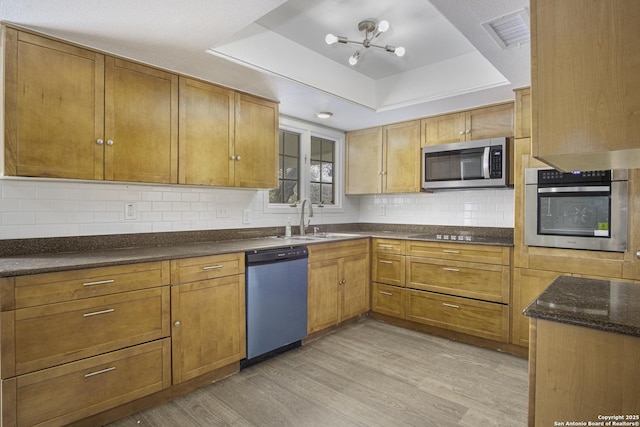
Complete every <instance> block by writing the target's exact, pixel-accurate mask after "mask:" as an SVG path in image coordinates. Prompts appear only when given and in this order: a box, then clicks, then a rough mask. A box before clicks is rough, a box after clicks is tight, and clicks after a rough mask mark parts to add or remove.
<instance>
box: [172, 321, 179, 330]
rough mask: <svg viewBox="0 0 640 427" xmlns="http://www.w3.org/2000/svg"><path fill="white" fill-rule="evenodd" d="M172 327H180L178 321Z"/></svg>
mask: <svg viewBox="0 0 640 427" xmlns="http://www.w3.org/2000/svg"><path fill="white" fill-rule="evenodd" d="M173 326H175V327H176V328H179V327H180V321H179V320H176V321H175V323H174V324H173Z"/></svg>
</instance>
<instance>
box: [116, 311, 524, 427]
mask: <svg viewBox="0 0 640 427" xmlns="http://www.w3.org/2000/svg"><path fill="white" fill-rule="evenodd" d="M526 420H527V361H526V360H525V359H522V358H519V357H515V356H511V355H507V354H504V353H499V352H496V351H493V350H487V349H483V348H479V347H474V346H470V345H467V344H462V343H457V342H454V341H450V340H447V339H443V338H439V337H434V336H431V335H427V334H423V333H420V332H416V331H411V330H407V329H404V328H400V327H397V326H393V325H390V324H386V323H383V322H379V321H375V320H372V319H363V320H361V321H359V322H357V323H354V324H352V325H349V326H347V327H346V328H344V329H342V330H339V331H337V332H335V333H333V334H331V335H328V336H326V337H323V338H320V339H319V340H317V341H314V342H312V343H310V344H307V345H305V346H303V347H301V348H298V349H296V350H292V351H290V352H288V353H285V354H282V355H280V356H278V357H276V358H274V359H271V360H268V361H265V362H262V363H260V364H257V365H254V366H251V367H249V368H246V369H244V370H242V371H240V373H238V374H237V375H233V376H231V377H229V378H226V379H224V380H222V381H219V382H217V383H215V384H211V385H209V386H207V387H204V388H202V389H199V390H196V391H195V392H193V393H190V394H188V395H185V396H182V397H180V398H177V399H175V400H173V401H171V402H167V403H166V404H163V405H161V406H158V407H155V408H152V409H149V410H146V411H144V412H140V413H137V414H134V415H132V416H129V417H127V418H123V419H122V420H119V421H117V422H115V423H112V424H109V426H110V427H126V426H136V427H137V426H159V427H164V426H167V427H169V426H171V427H173V426H332V427H333V426H438V427H440V426H469V427H471V426H474V427H475V426H509V427H515V426H524V425H525V424H526Z"/></svg>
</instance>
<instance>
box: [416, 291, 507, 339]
mask: <svg viewBox="0 0 640 427" xmlns="http://www.w3.org/2000/svg"><path fill="white" fill-rule="evenodd" d="M405 319H406V320H411V321H414V322H418V323H423V324H426V325H430V326H436V327H439V328H444V329H449V330H452V331H456V332H461V333H464V334H469V335H475V336H478V337H482V338H487V339H491V340H495V341H501V342H508V341H509V306H508V305H504V304H497V303H491V302H486V301H478V300H473V299H469V298H460V297H454V296H450V295H442V294H436V293H433V292H426V291H419V290H413V289H407V290H406V296H405Z"/></svg>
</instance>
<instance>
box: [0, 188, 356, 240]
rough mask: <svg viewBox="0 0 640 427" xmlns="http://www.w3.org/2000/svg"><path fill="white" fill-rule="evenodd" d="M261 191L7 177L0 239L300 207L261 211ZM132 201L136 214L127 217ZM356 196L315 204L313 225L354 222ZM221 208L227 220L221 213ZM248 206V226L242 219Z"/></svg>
mask: <svg viewBox="0 0 640 427" xmlns="http://www.w3.org/2000/svg"><path fill="white" fill-rule="evenodd" d="M265 194H266V192H265V191H264V190H237V189H230V188H211V187H185V186H177V185H175V186H170V185H147V184H122V183H107V182H85V181H64V180H43V179H33V178H32V179H29V178H22V179H19V178H10V179H7V178H4V179H1V180H0V239H18V238H32V237H62V236H86V235H101V234H122V233H150V232H163V231H186V230H211V229H224V228H254V227H271V226H274V227H275V226H284V225H285V224H286V221H287V218H288V217H291V219H292V223H293V224H294V225H295V224H297V223H298V220H297V215H299V212H300V210H299V208H291V209H290V210H289V212H286V213H271V212H265V207H264V196H265ZM127 202H134V203H135V206H136V219H135V220H125V204H126V203H127ZM358 202H359V201H358V199H357V198H349V199H347V200H345V201H344V209H342V211H341V212H335V213H333V212H331V213H330V212H327V210H322V209H314V217H313V219H312V220H311V223H312V225H313V224H316V225H321V224H332V223H344V222H357V221H358V215H359V210H358ZM218 208H225V209H226V210H227V212H228V217H226V218H224V217H219V214H218ZM245 210H249V216H250V223H249V224H243V222H242V216H243V212H244V211H245Z"/></svg>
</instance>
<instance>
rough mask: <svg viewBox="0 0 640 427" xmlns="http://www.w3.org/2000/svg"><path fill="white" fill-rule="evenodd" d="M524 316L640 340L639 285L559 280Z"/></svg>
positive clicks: (588, 280) (569, 278)
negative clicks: (615, 333)
mask: <svg viewBox="0 0 640 427" xmlns="http://www.w3.org/2000/svg"><path fill="white" fill-rule="evenodd" d="M524 314H525V315H526V316H529V317H534V318H536V319H543V320H551V321H555V322H560V323H568V324H571V325H577V326H584V327H587V328H593V329H600V330H603V331H607V332H617V333H620V334H625V335H633V336H637V337H640V285H637V284H634V283H625V282H615V281H608V280H595V279H585V278H581V277H572V276H560V277H558V278H557V279H556V280H554V281H553V283H551V285H549V287H548V288H547V289H546V290H545V291H544V292H543V293H542V294H540V296H538V298H536V299H535V300H534V301H533V302H532V303H531V304H529V306H528V307H527V308H525V310H524Z"/></svg>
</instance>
